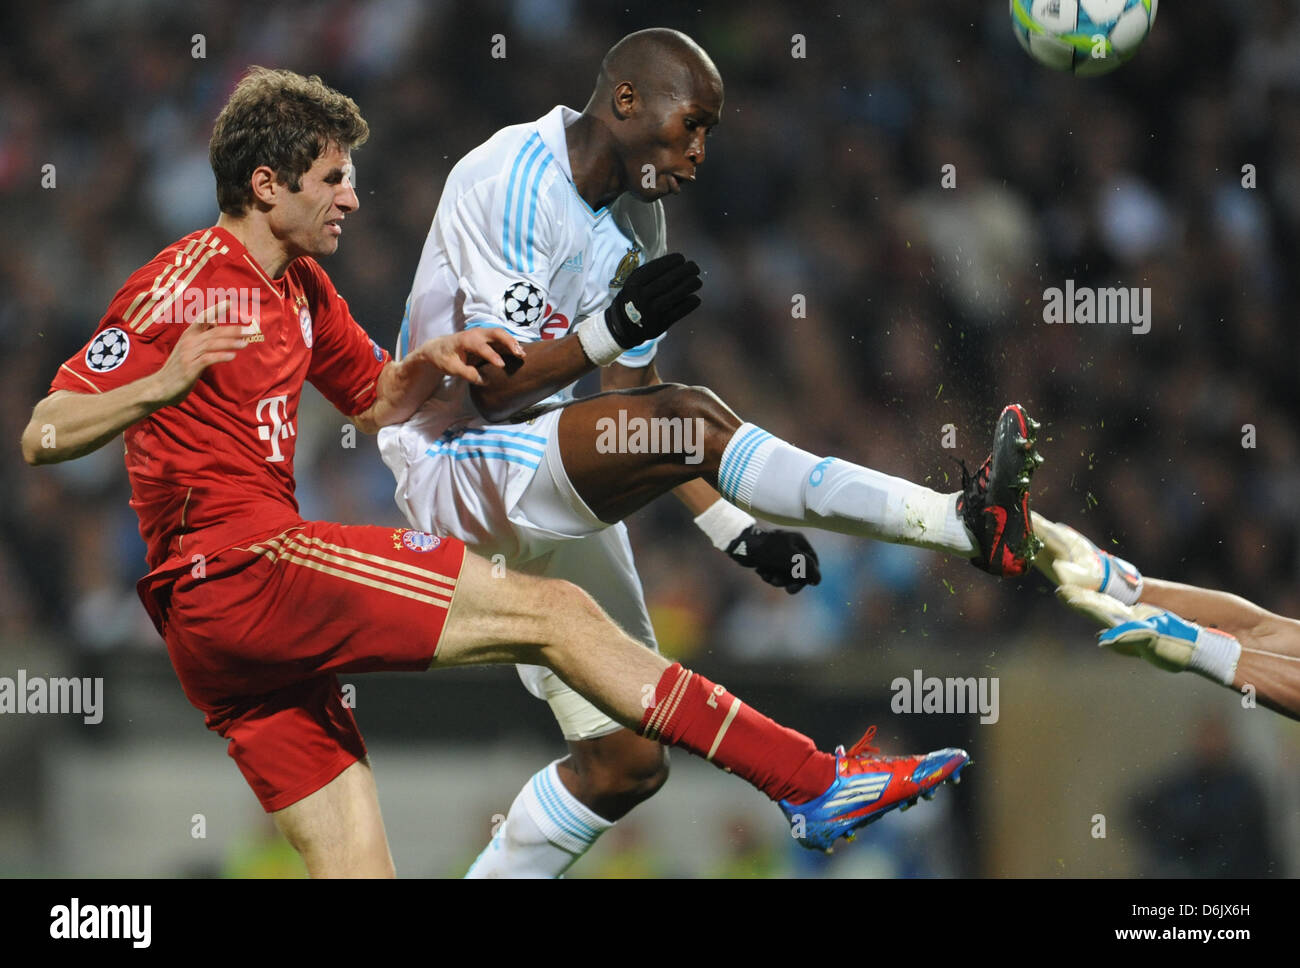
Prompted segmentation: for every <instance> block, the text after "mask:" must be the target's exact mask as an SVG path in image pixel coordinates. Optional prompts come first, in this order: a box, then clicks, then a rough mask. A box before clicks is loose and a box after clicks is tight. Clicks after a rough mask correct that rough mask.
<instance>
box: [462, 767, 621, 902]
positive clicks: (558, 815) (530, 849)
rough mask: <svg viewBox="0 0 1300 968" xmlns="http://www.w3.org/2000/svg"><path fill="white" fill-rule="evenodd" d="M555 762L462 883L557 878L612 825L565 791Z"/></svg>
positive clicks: (530, 785) (523, 793)
mask: <svg viewBox="0 0 1300 968" xmlns="http://www.w3.org/2000/svg"><path fill="white" fill-rule="evenodd" d="M558 762H559V760H556V761H555V763H558ZM555 763H552V764H551V765H550V766H548V767H546V768H545V769H543V770H540V771H539V772H538V773H536V774H534V776H533V778H532V779H531V780H529V781H528V782H527V783H526V784H524V788H523V789H522V790H520V791H519V795H518V796H517V797H515V802H514V803H512V804H511V805H510V812H509V813H508V814H506V819H505V820H504V821H502V823H501V825H500V826H499V827H497V830H496V833H495V834H493V836H492V839H491V840H490V841H489V842H488V845H487V846H486V847H485V848H483V853H481V854H479V855H478V859H477V860H475V861H474V864H473V866H471V867H470V869H469V871H468V873H466V874H465V876H466V877H467V878H483V877H559V876H560V875H561V874H563V873H564V872H565V871H566V870H568V869H569V867H570V866H571V865H572V864H573V862H574V861H575V860H577V859H578V858H579V857H581V856H582V855H583V854H585V853H586V852H587V850H588V849H590V847H591V845H592V844H594V843H595V842H596V838H597V837H599V836H600V835H601V834H603V833H604V832H605V831H606V830H608V829H609V828H610V827H612V826H614V825H613V824H612V823H610V822H609V821H608V820H605V819H604V818H603V817H600V816H597V815H596V814H595V813H593V812H592V811H591V808H590V807H588V806H587V805H586V804H584V803H582V802H580V801H579V800H578V799H577V798H576V797H575V796H574V795H573V794H572V793H570V792H569V791H568V788H566V787H565V785H564V784H563V783H562V782H561V781H560V775H559V772H558V771H557V770H556V768H555Z"/></svg>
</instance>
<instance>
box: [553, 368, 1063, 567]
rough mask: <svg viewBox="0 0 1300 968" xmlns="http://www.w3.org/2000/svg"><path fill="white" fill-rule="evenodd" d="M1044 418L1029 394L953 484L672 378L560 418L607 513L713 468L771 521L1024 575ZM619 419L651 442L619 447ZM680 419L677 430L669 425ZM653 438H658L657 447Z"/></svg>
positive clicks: (590, 495)
mask: <svg viewBox="0 0 1300 968" xmlns="http://www.w3.org/2000/svg"><path fill="white" fill-rule="evenodd" d="M674 421H676V423H675V424H674ZM1037 426H1038V425H1037V424H1036V423H1035V422H1034V421H1032V420H1030V419H1029V417H1028V416H1027V415H1026V414H1025V412H1024V409H1023V408H1022V407H1020V406H1019V405H1018V404H1012V405H1011V406H1009V407H1007V408H1005V409H1004V410H1003V411H1002V414H1001V415H1000V417H999V418H998V427H997V431H996V434H995V437H994V447H993V452H992V453H991V454H990V456H989V458H988V460H986V461H985V463H984V466H983V467H982V468H981V470H980V472H979V473H977V474H976V475H975V476H974V478H971V479H969V480H967V481H965V482H964V486H963V489H962V491H961V492H958V493H952V494H941V493H939V492H937V491H933V490H931V489H930V488H928V487H922V486H920V485H918V484H913V483H911V482H910V481H905V480H902V479H901V478H897V477H891V476H889V475H887V474H882V473H880V472H879V471H875V470H872V469H870V468H867V467H861V466H859V465H857V464H853V463H850V462H849V461H845V460H840V459H839V458H836V457H818V456H816V455H815V454H810V453H808V452H807V451H805V450H800V449H799V448H798V447H795V446H793V445H792V444H789V443H787V442H785V441H784V440H781V439H780V438H778V437H774V436H773V435H772V434H770V433H768V432H767V431H765V430H763V429H762V428H761V427H758V426H756V425H754V424H750V423H742V422H741V420H740V418H739V417H737V416H736V415H735V414H734V413H733V412H732V411H731V410H730V409H729V408H728V407H727V406H726V404H724V403H723V402H722V401H721V400H719V399H718V397H717V396H716V395H714V394H713V392H712V391H710V390H708V389H705V388H703V387H687V386H681V385H678V384H662V385H659V386H655V387H651V388H648V389H647V390H643V391H634V392H621V393H612V394H604V395H601V396H597V397H592V398H589V399H587V400H582V401H579V402H577V403H575V404H572V405H571V406H569V407H567V408H566V409H565V411H564V413H563V415H562V416H561V418H560V433H561V438H560V440H561V448H562V453H563V457H564V467H565V470H566V471H567V473H568V475H569V479H570V480H571V481H572V482H573V485H574V487H575V488H576V489H577V491H578V493H579V494H580V495H581V496H582V498H583V500H584V501H586V502H587V505H588V507H590V508H591V509H592V511H593V512H595V514H596V515H597V516H598V517H600V518H601V519H602V520H605V521H617V520H621V519H622V518H623V517H625V516H626V515H628V514H630V513H631V512H632V511H635V510H636V509H637V508H639V507H641V506H642V505H644V504H645V503H647V502H648V501H650V500H651V499H653V498H655V497H657V496H659V495H660V494H662V493H664V492H665V491H667V490H669V489H671V488H673V487H676V486H677V485H678V484H681V483H683V482H685V481H687V480H691V479H692V478H695V477H703V478H704V479H705V480H707V481H708V482H709V483H710V484H713V485H714V486H715V487H717V489H718V490H719V491H720V492H721V493H722V496H723V497H725V498H727V499H728V500H729V501H731V502H732V503H733V504H736V505H738V506H739V507H742V508H744V509H745V510H747V511H751V512H753V513H754V514H756V515H758V516H760V517H763V518H766V519H767V520H769V521H774V522H777V523H779V524H788V525H793V526H796V527H797V526H801V525H803V526H811V527H816V528H822V529H824V530H828V531H838V532H841V533H843V534H852V535H859V536H862V537H866V538H874V539H876V540H879V541H888V542H892V543H895V544H908V545H915V546H918V547H922V548H930V549H932V550H936V551H946V552H948V553H950V554H954V555H960V556H961V557H964V558H969V559H971V560H973V561H974V562H975V564H976V565H977V566H979V567H981V568H983V569H984V570H986V571H989V572H991V573H993V574H996V575H1019V574H1023V573H1024V572H1025V570H1026V569H1027V568H1028V565H1029V562H1030V560H1031V559H1032V557H1033V553H1034V551H1035V550H1036V545H1035V539H1034V537H1033V530H1032V527H1031V524H1030V519H1029V512H1028V485H1029V479H1030V477H1031V475H1032V474H1033V473H1034V471H1035V470H1036V469H1037V468H1038V466H1039V464H1041V463H1042V458H1041V456H1039V455H1038V454H1037V452H1036V451H1035V448H1034V440H1035V437H1036V433H1037ZM615 427H626V428H643V434H642V438H641V440H642V446H640V447H639V448H636V449H635V452H634V449H633V448H632V447H631V446H628V447H611V440H610V437H611V436H612V435H611V429H612V428H615ZM673 427H676V429H677V437H675V438H674V437H672V436H671V434H668V433H665V430H667V429H671V428H673ZM656 428H658V430H657V429H656ZM688 431H689V432H688ZM665 438H667V439H668V440H669V441H670V442H671V441H673V440H680V441H682V442H685V441H687V440H688V439H689V440H691V441H697V442H698V443H699V447H698V450H697V452H696V453H694V454H692V453H685V452H684V451H685V450H686V448H684V447H680V446H679V447H678V448H677V450H676V451H675V452H674V451H673V449H672V448H671V447H664V446H662V442H663V440H664V439H665ZM628 440H629V443H630V442H631V440H632V438H631V437H630V436H629V437H628ZM647 440H648V441H649V442H651V443H654V444H657V445H659V446H653V447H647V446H645V443H646V442H647ZM617 442H618V441H617V440H614V441H613V443H617ZM665 451H667V452H665Z"/></svg>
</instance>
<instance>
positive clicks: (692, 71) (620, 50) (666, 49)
mask: <svg viewBox="0 0 1300 968" xmlns="http://www.w3.org/2000/svg"><path fill="white" fill-rule="evenodd" d="M623 83H627V84H630V85H632V87H633V88H635V89H636V90H637V91H639V92H641V94H642V95H643V96H646V97H649V96H651V95H662V96H667V97H670V98H672V99H674V100H679V99H683V98H690V97H693V96H696V95H702V94H706V93H713V92H716V94H717V95H718V96H719V98H720V97H721V94H722V76H721V75H720V74H719V73H718V68H717V67H716V66H714V63H713V61H712V60H711V59H710V58H709V55H708V54H706V53H705V52H704V49H703V48H702V47H700V45H699V44H697V43H696V42H695V41H693V40H691V38H689V37H687V36H686V35H685V34H683V33H681V32H680V31H677V30H669V29H667V28H666V27H651V28H650V29H648V30H638V31H637V32H636V33H634V34H628V35H627V36H626V37H624V38H623V39H622V40H620V41H619V42H618V43H617V44H615V45H614V46H613V47H611V48H610V49H609V51H608V53H606V54H605V58H604V60H602V61H601V62H600V74H599V75H597V77H596V91H595V95H594V96H595V97H602V96H605V95H607V94H608V93H609V92H612V91H613V90H615V89H616V88H617V87H618V86H619V85H620V84H623Z"/></svg>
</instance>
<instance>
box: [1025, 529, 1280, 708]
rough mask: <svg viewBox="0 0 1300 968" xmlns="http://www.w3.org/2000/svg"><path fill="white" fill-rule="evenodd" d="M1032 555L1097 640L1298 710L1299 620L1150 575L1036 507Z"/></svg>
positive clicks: (1273, 705)
mask: <svg viewBox="0 0 1300 968" xmlns="http://www.w3.org/2000/svg"><path fill="white" fill-rule="evenodd" d="M1034 517H1035V520H1034V527H1035V531H1036V532H1038V533H1039V534H1040V535H1041V536H1042V538H1043V541H1044V543H1045V547H1044V550H1043V553H1042V554H1041V555H1040V558H1039V560H1038V561H1037V562H1036V564H1037V565H1038V567H1039V569H1040V570H1041V571H1043V573H1044V574H1046V575H1047V577H1048V578H1050V579H1051V580H1052V581H1054V582H1056V583H1058V584H1059V586H1060V587H1059V588H1058V589H1057V596H1058V597H1060V598H1061V600H1062V601H1064V602H1065V603H1066V604H1067V605H1068V606H1070V607H1071V608H1073V609H1074V610H1075V611H1077V612H1079V613H1081V614H1083V615H1085V616H1087V617H1088V618H1090V619H1092V620H1093V621H1095V622H1097V623H1098V624H1099V625H1101V626H1103V630H1102V631H1101V632H1100V633H1099V634H1098V641H1099V642H1100V643H1101V644H1102V645H1105V646H1108V647H1110V648H1111V649H1112V650H1113V651H1115V652H1118V653H1120V654H1121V655H1130V656H1138V657H1141V658H1143V659H1146V660H1147V661H1148V662H1150V663H1151V664H1152V665H1154V666H1156V667H1157V668H1160V669H1164V670H1166V671H1168V672H1182V671H1184V670H1188V671H1192V672H1195V673H1197V674H1198V675H1201V676H1204V677H1205V678H1207V679H1210V680H1212V681H1214V682H1217V683H1219V684H1220V685H1223V686H1228V687H1230V688H1233V689H1238V690H1244V689H1246V688H1247V687H1249V688H1250V689H1251V690H1253V692H1254V694H1255V696H1256V697H1257V698H1258V701H1259V702H1260V703H1261V704H1262V705H1264V706H1267V707H1268V708H1270V709H1273V710H1275V711H1277V712H1279V713H1282V714H1283V715H1284V716H1289V717H1291V718H1293V719H1300V621H1297V620H1295V619H1290V618H1286V617H1284V616H1281V615H1277V614H1274V613H1273V612H1270V611H1268V610H1267V609H1264V608H1261V607H1260V606H1258V605H1256V604H1255V603H1253V602H1251V601H1248V600H1247V599H1245V598H1242V597H1241V596H1239V595H1233V594H1230V593H1228V592H1221V591H1213V590H1211V589H1208V588H1197V587H1195V586H1192V585H1183V584H1180V583H1178V582H1172V581H1164V580H1162V579H1159V578H1148V577H1144V576H1143V575H1141V574H1140V573H1139V572H1138V570H1137V569H1136V568H1135V567H1134V566H1133V565H1132V564H1130V563H1129V562H1127V561H1124V560H1123V559H1122V558H1117V557H1116V556H1115V555H1112V554H1111V553H1109V552H1107V551H1103V550H1102V549H1100V548H1098V547H1097V546H1096V545H1095V544H1093V543H1092V542H1091V541H1089V540H1088V539H1087V538H1085V537H1084V536H1083V535H1082V534H1080V533H1079V532H1078V531H1075V530H1074V529H1073V528H1070V527H1068V526H1066V525H1063V524H1058V523H1056V522H1053V521H1048V520H1047V519H1045V518H1041V517H1039V516H1038V515H1037V514H1035V516H1034Z"/></svg>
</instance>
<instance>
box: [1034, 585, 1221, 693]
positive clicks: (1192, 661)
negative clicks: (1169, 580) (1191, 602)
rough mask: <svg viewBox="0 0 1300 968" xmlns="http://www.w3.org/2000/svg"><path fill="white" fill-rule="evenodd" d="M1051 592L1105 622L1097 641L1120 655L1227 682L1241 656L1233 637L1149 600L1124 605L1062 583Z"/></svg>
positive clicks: (1081, 588)
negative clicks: (1186, 670) (1189, 619)
mask: <svg viewBox="0 0 1300 968" xmlns="http://www.w3.org/2000/svg"><path fill="white" fill-rule="evenodd" d="M1056 594H1057V596H1058V597H1059V598H1060V599H1061V600H1062V601H1063V602H1065V604H1067V605H1069V606H1070V607H1071V608H1073V609H1074V610H1075V611H1077V612H1080V613H1082V614H1083V615H1086V616H1088V617H1089V618H1091V619H1093V620H1094V621H1096V622H1098V623H1100V624H1101V625H1105V626H1107V628H1105V629H1104V630H1103V631H1101V632H1099V633H1098V635H1097V641H1098V642H1099V643H1100V644H1101V645H1104V646H1107V647H1108V648H1110V649H1113V650H1114V651H1116V652H1118V653H1119V654H1120V655H1129V656H1138V657H1139V658H1142V659H1145V660H1146V661H1147V662H1150V663H1151V664H1152V665H1153V666H1155V667H1156V668H1158V669H1164V670H1165V671H1166V672H1182V671H1183V670H1184V669H1189V670H1191V671H1192V672H1196V673H1199V674H1200V675H1203V676H1205V678H1207V679H1212V680H1214V681H1215V682H1218V683H1220V684H1222V685H1225V686H1230V685H1232V681H1233V678H1234V677H1235V676H1236V673H1237V662H1238V660H1239V659H1240V658H1241V643H1240V642H1238V641H1237V638H1236V636H1233V635H1229V634H1228V633H1227V632H1221V631H1219V630H1218V629H1211V628H1206V627H1205V626H1203V625H1197V624H1196V623H1195V622H1189V621H1187V619H1185V618H1182V617H1181V616H1179V615H1176V614H1174V613H1173V612H1170V611H1168V610H1166V609H1163V608H1156V607H1155V606H1154V605H1142V604H1138V605H1133V606H1129V605H1124V604H1122V603H1120V602H1117V601H1116V600H1115V599H1113V598H1111V597H1110V596H1108V595H1105V594H1102V593H1101V592H1098V591H1093V590H1092V589H1090V588H1083V587H1081V586H1078V585H1062V586H1061V587H1060V588H1058V589H1057V590H1056Z"/></svg>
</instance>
